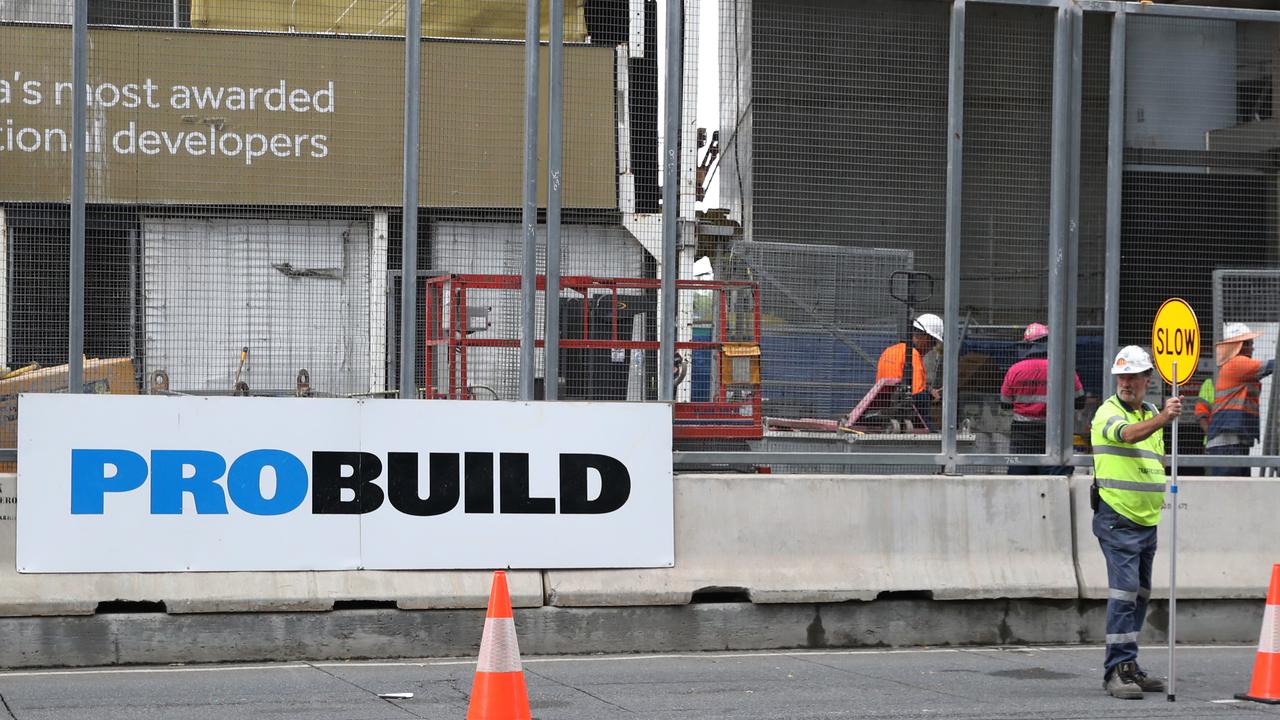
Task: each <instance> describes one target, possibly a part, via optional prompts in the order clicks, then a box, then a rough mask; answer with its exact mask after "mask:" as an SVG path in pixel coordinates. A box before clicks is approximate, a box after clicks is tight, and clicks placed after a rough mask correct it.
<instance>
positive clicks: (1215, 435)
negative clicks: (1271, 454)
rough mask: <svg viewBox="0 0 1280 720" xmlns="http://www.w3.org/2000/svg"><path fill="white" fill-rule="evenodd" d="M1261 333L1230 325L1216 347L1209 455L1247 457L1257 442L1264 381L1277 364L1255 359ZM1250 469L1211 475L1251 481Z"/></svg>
mask: <svg viewBox="0 0 1280 720" xmlns="http://www.w3.org/2000/svg"><path fill="white" fill-rule="evenodd" d="M1257 337H1258V333H1256V332H1253V331H1252V330H1250V329H1249V326H1248V325H1245V324H1244V323H1242V322H1232V323H1227V325H1226V327H1224V328H1223V329H1222V340H1221V341H1220V342H1219V343H1218V344H1217V345H1215V346H1214V359H1215V360H1217V362H1218V382H1217V383H1216V385H1215V386H1214V394H1213V410H1212V412H1211V414H1210V416H1209V430H1208V438H1209V439H1208V441H1207V442H1206V443H1205V448H1206V452H1207V453H1208V454H1209V455H1248V454H1249V448H1251V447H1253V444H1254V443H1255V442H1257V441H1258V434H1259V433H1258V430H1259V427H1260V424H1259V419H1258V418H1259V416H1258V402H1259V397H1260V395H1261V394H1262V379H1263V378H1265V377H1267V376H1268V375H1270V374H1271V372H1272V371H1273V370H1274V369H1275V360H1268V361H1266V362H1263V361H1261V360H1255V359H1254V357H1253V341H1254V340H1255V339H1256V338H1257ZM1251 472H1252V469H1251V468H1247V467H1215V468H1213V469H1212V470H1210V471H1209V474H1210V475H1227V476H1242V477H1248V476H1249V474H1250V473H1251Z"/></svg>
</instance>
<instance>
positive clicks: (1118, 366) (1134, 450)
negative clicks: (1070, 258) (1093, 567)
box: [1089, 345, 1182, 700]
mask: <svg viewBox="0 0 1280 720" xmlns="http://www.w3.org/2000/svg"><path fill="white" fill-rule="evenodd" d="M1151 370H1152V365H1151V356H1150V355H1148V354H1147V352H1146V351H1145V350H1143V349H1142V348H1140V347H1138V346H1136V345H1129V346H1128V347H1125V348H1122V349H1121V350H1120V352H1119V353H1117V354H1116V359H1115V362H1113V363H1112V365H1111V374H1112V375H1114V376H1115V378H1116V394H1115V395H1112V396H1111V397H1109V398H1107V400H1106V401H1105V402H1103V403H1102V405H1101V406H1100V407H1099V408H1098V412H1097V413H1095V414H1094V416H1093V427H1092V431H1091V433H1090V435H1091V437H1092V439H1093V474H1094V481H1093V487H1091V488H1090V497H1089V504H1090V506H1091V507H1093V510H1094V514H1093V534H1094V536H1096V537H1097V538H1098V544H1099V545H1101V546H1102V555H1103V557H1105V558H1106V561H1107V587H1108V593H1107V654H1106V661H1105V663H1104V665H1103V679H1102V686H1103V688H1105V689H1106V691H1107V692H1108V693H1110V694H1111V695H1112V696H1114V697H1117V698H1124V699H1129V700H1136V699H1141V698H1142V693H1144V692H1164V690H1165V685H1164V682H1163V681H1161V680H1160V679H1158V678H1153V677H1151V676H1149V675H1147V674H1146V673H1145V672H1143V671H1142V668H1141V667H1139V665H1138V633H1139V632H1141V631H1142V625H1143V623H1144V622H1145V621H1146V615H1147V601H1148V599H1149V598H1150V597H1151V565H1152V562H1153V561H1154V559H1155V555H1156V525H1157V524H1159V522H1160V507H1161V505H1163V503H1164V491H1165V473H1164V464H1163V458H1164V433H1163V430H1164V428H1165V427H1166V426H1168V425H1169V424H1170V423H1172V422H1175V421H1176V420H1177V419H1178V416H1179V415H1180V414H1182V399H1181V398H1179V397H1170V398H1169V399H1167V400H1165V403H1164V409H1163V410H1156V407H1155V405H1152V404H1151V403H1147V402H1144V398H1145V397H1146V395H1147V385H1148V383H1149V382H1150V381H1151Z"/></svg>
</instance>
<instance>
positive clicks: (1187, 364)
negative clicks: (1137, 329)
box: [1151, 298, 1202, 702]
mask: <svg viewBox="0 0 1280 720" xmlns="http://www.w3.org/2000/svg"><path fill="white" fill-rule="evenodd" d="M1201 339H1202V337H1201V334H1200V322H1199V321H1198V320H1196V311H1195V310H1192V309H1191V306H1190V305H1188V304H1187V301H1186V300H1183V299H1182V298H1169V299H1168V300H1165V301H1164V302H1163V303H1161V305H1160V309H1159V310H1157V311H1156V317H1155V320H1154V321H1153V322H1152V323H1151V350H1152V355H1153V356H1154V359H1155V366H1156V369H1157V370H1159V371H1160V377H1161V378H1163V379H1164V381H1165V382H1167V383H1169V384H1170V385H1172V386H1173V396H1174V397H1178V393H1179V389H1180V388H1181V386H1182V385H1185V384H1186V383H1188V382H1190V381H1191V378H1192V377H1193V376H1194V375H1195V373H1196V367H1197V366H1198V365H1199V364H1200V345H1201V343H1200V341H1201ZM1179 364H1181V365H1182V368H1181V372H1179V368H1178V365H1179ZM1179 419H1180V418H1174V419H1173V431H1172V432H1171V433H1170V435H1171V437H1172V442H1173V447H1172V448H1171V449H1170V452H1169V493H1170V502H1172V503H1173V519H1172V521H1171V522H1172V523H1173V527H1171V528H1169V538H1170V542H1172V543H1173V547H1172V548H1171V549H1170V551H1169V690H1168V694H1167V695H1166V696H1165V699H1166V700H1168V701H1169V702H1174V701H1175V700H1176V699H1177V695H1176V693H1175V692H1174V682H1175V681H1176V678H1175V675H1176V671H1177V663H1176V661H1177V658H1176V657H1175V656H1174V650H1175V649H1176V647H1177V644H1178V421H1179Z"/></svg>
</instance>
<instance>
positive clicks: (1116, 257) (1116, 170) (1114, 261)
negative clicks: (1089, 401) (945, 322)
mask: <svg viewBox="0 0 1280 720" xmlns="http://www.w3.org/2000/svg"><path fill="white" fill-rule="evenodd" d="M1114 7H1115V13H1114V14H1113V15H1112V16H1111V65H1110V70H1109V72H1108V76H1109V82H1110V91H1111V94H1110V97H1109V98H1108V100H1107V255H1106V263H1105V265H1104V266H1105V268H1106V278H1105V281H1104V287H1105V291H1104V293H1103V295H1104V297H1103V310H1104V315H1103V331H1102V333H1103V334H1102V337H1103V351H1102V353H1103V359H1104V360H1107V359H1109V358H1110V355H1111V353H1114V352H1116V350H1118V349H1119V346H1120V219H1121V218H1120V213H1121V212H1122V208H1121V206H1120V205H1121V201H1122V200H1121V198H1122V192H1123V189H1124V94H1125V88H1124V81H1125V72H1126V71H1125V38H1126V35H1125V18H1126V17H1127V16H1126V14H1125V11H1124V3H1114ZM1102 389H1103V393H1104V394H1105V395H1107V396H1110V395H1111V394H1112V393H1114V392H1115V391H1116V381H1115V378H1113V377H1112V376H1111V373H1109V372H1104V373H1103V374H1102Z"/></svg>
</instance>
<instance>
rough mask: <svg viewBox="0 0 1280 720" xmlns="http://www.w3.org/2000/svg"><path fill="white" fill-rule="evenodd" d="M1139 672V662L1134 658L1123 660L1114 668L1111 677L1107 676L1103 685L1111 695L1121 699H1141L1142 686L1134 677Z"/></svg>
mask: <svg viewBox="0 0 1280 720" xmlns="http://www.w3.org/2000/svg"><path fill="white" fill-rule="evenodd" d="M1137 672H1138V664H1137V663H1135V662H1133V661H1132V660H1130V661H1128V662H1122V663H1120V664H1119V665H1116V666H1115V668H1114V669H1112V671H1111V677H1109V678H1107V680H1106V682H1104V683H1103V684H1102V687H1104V688H1106V690H1107V692H1108V693H1109V694H1110V695H1111V697H1116V698H1120V699H1121V700H1141V699H1142V688H1141V687H1139V685H1138V683H1137V681H1136V678H1135V677H1134V675H1135V674H1136V673H1137Z"/></svg>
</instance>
